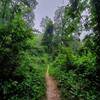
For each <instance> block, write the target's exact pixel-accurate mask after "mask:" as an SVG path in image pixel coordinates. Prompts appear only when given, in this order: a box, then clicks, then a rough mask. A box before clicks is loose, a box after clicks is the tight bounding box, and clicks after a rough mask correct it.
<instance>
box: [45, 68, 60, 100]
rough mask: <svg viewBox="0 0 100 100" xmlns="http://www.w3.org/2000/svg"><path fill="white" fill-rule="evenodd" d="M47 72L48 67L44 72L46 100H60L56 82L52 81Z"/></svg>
mask: <svg viewBox="0 0 100 100" xmlns="http://www.w3.org/2000/svg"><path fill="white" fill-rule="evenodd" d="M48 70H49V66H48V68H47V72H46V76H45V79H46V84H47V92H46V95H47V100H61V99H60V93H59V90H58V88H57V82H56V81H55V80H54V79H53V77H52V76H50V75H49V73H48Z"/></svg>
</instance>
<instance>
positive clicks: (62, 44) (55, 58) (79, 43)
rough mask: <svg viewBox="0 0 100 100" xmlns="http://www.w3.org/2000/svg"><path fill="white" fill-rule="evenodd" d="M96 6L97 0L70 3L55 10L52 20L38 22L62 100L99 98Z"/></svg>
mask: <svg viewBox="0 0 100 100" xmlns="http://www.w3.org/2000/svg"><path fill="white" fill-rule="evenodd" d="M99 7H100V2H99V0H93V1H90V0H85V1H84V0H70V3H69V4H68V5H66V6H62V7H59V8H58V9H57V10H56V12H55V17H54V21H52V20H51V19H50V18H49V17H46V18H44V19H43V20H42V22H41V26H42V27H43V31H44V36H43V39H42V45H44V49H45V52H47V53H48V54H49V58H50V60H49V61H50V62H49V63H50V66H51V70H50V73H51V75H54V76H55V77H56V78H57V80H58V83H59V84H58V86H59V88H60V89H61V96H62V100H66V99H67V100H99V98H100V93H99V88H100V85H99V84H100V74H99V70H100V66H99V65H100V64H99V63H100V56H99V53H100V51H99V50H100V45H99V43H100V40H99V39H100V38H99V36H100V30H99V26H100V25H99V24H100V23H99V20H100V11H99ZM52 62H53V63H52Z"/></svg>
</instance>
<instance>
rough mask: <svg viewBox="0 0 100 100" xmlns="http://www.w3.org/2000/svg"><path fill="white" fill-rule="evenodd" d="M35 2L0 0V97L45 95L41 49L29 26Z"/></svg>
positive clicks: (34, 99)
mask: <svg viewBox="0 0 100 100" xmlns="http://www.w3.org/2000/svg"><path fill="white" fill-rule="evenodd" d="M36 5H37V1H36V0H0V100H43V99H42V98H43V96H44V95H45V84H44V83H45V82H44V70H45V68H44V64H45V59H44V56H43V52H44V51H43V49H42V47H38V46H36V39H37V35H35V34H34V33H35V32H34V31H33V29H32V26H33V25H34V23H33V20H34V12H33V10H34V9H35V7H36ZM41 63H42V66H41V67H40V66H39V65H41ZM39 67H40V68H39Z"/></svg>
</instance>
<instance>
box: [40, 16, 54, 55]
mask: <svg viewBox="0 0 100 100" xmlns="http://www.w3.org/2000/svg"><path fill="white" fill-rule="evenodd" d="M41 26H42V27H43V30H44V36H43V39H42V45H44V46H45V50H46V52H48V53H51V52H52V45H53V42H52V39H53V27H54V26H53V22H52V20H51V19H50V18H49V17H46V18H43V20H42V22H41Z"/></svg>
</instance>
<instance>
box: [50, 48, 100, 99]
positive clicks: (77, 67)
mask: <svg viewBox="0 0 100 100" xmlns="http://www.w3.org/2000/svg"><path fill="white" fill-rule="evenodd" d="M50 66H51V68H50V74H51V75H53V76H55V78H56V79H57V80H58V87H59V88H60V90H61V97H62V100H66V99H67V100H97V98H99V95H100V94H99V93H98V92H97V89H96V67H95V54H93V53H91V52H88V53H87V54H86V55H85V54H84V55H82V56H79V55H74V54H73V53H71V50H70V49H65V50H63V51H62V53H60V55H59V56H58V57H57V58H56V59H55V61H54V62H53V64H51V65H50Z"/></svg>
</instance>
